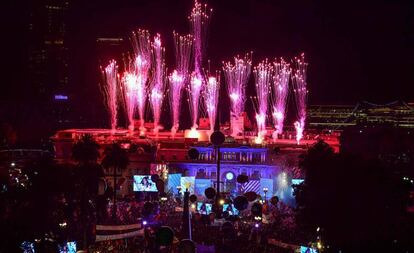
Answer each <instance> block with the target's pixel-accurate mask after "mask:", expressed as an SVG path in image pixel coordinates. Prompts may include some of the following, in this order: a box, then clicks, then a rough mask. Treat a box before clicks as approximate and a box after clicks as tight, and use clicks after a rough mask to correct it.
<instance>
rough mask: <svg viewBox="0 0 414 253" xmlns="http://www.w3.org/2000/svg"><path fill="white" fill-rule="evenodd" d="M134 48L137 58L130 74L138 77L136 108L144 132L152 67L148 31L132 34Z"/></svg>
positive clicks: (130, 69)
mask: <svg viewBox="0 0 414 253" xmlns="http://www.w3.org/2000/svg"><path fill="white" fill-rule="evenodd" d="M131 43H132V47H133V49H134V54H135V58H134V61H133V64H131V65H132V66H130V67H129V72H130V73H134V74H135V75H136V77H137V81H138V82H137V89H136V92H137V94H136V99H137V102H136V106H137V107H138V114H139V118H140V130H141V131H144V123H145V113H144V112H145V100H146V97H147V81H148V72H149V69H150V66H151V42H150V34H149V32H148V31H147V30H138V31H137V32H136V33H135V32H134V33H132V37H131Z"/></svg>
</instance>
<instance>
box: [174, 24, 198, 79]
mask: <svg viewBox="0 0 414 253" xmlns="http://www.w3.org/2000/svg"><path fill="white" fill-rule="evenodd" d="M173 36H174V42H175V43H174V45H175V47H174V51H175V64H176V66H175V67H176V69H177V71H178V73H180V75H183V76H187V75H188V71H189V69H190V60H191V49H192V46H193V37H192V36H191V35H186V36H180V35H178V34H177V33H176V32H174V33H173Z"/></svg>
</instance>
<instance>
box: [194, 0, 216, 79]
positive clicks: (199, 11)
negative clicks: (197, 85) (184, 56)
mask: <svg viewBox="0 0 414 253" xmlns="http://www.w3.org/2000/svg"><path fill="white" fill-rule="evenodd" d="M212 12H213V10H212V9H210V10H208V9H207V5H204V8H203V6H202V5H201V4H200V3H199V2H197V0H195V2H194V8H193V10H192V11H191V14H190V16H189V17H188V19H189V20H190V24H191V31H192V35H193V38H194V43H193V52H194V71H195V72H196V74H197V75H198V76H199V77H200V76H201V75H202V64H203V54H204V53H205V49H206V40H207V35H208V26H209V24H210V17H211V13H212Z"/></svg>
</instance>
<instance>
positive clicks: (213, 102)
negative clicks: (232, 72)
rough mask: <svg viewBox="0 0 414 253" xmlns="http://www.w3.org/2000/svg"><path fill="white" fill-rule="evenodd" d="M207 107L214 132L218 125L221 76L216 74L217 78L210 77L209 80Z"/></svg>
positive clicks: (211, 128)
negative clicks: (216, 124) (217, 115)
mask: <svg viewBox="0 0 414 253" xmlns="http://www.w3.org/2000/svg"><path fill="white" fill-rule="evenodd" d="M206 88H207V89H206V106H207V113H208V118H209V120H210V130H211V132H213V131H214V125H215V123H216V114H217V105H218V96H219V93H220V75H219V73H217V74H216V77H214V76H210V77H209V78H208V82H207V87H206Z"/></svg>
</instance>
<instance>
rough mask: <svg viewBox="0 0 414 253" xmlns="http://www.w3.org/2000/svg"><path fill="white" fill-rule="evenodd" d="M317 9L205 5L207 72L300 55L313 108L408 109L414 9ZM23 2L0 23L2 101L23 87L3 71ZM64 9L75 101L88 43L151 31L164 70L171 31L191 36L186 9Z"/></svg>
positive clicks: (92, 62) (15, 55) (151, 5)
mask: <svg viewBox="0 0 414 253" xmlns="http://www.w3.org/2000/svg"><path fill="white" fill-rule="evenodd" d="M15 2H18V1H15ZM317 2H318V3H317ZM317 2H316V1H315V2H312V1H303V2H301V1H265V0H262V1H253V0H226V1H223V0H210V1H207V4H208V5H209V6H210V7H211V8H213V9H214V12H213V17H212V22H211V26H210V37H209V41H208V58H209V59H211V68H212V69H213V70H214V69H221V62H222V61H223V60H229V59H231V58H232V57H233V56H234V55H236V54H244V53H245V52H249V51H253V52H254V53H253V61H254V64H257V62H258V61H260V60H262V59H264V58H266V57H268V58H269V59H272V58H274V57H281V56H282V57H285V58H288V59H290V58H292V57H293V56H295V55H298V54H300V53H301V52H305V54H306V57H307V59H308V61H309V69H308V73H309V90H310V96H309V99H310V103H311V104H329V103H335V104H340V103H356V102H358V101H360V100H367V101H371V102H374V103H385V102H391V101H394V100H397V99H403V100H405V101H407V102H408V101H413V100H414V97H413V92H411V91H410V90H411V86H412V85H413V83H414V75H413V71H412V70H413V68H414V47H413V45H414V43H413V42H414V29H413V26H414V3H413V2H412V1H375V2H373V3H354V2H349V1H340V2H338V1H328V2H329V3H324V4H322V3H319V2H320V1H317ZM410 2H411V3H410ZM22 3H23V2H18V3H15V4H12V5H10V6H9V7H10V11H7V13H6V15H5V16H3V17H2V18H4V19H5V20H4V21H3V24H7V27H6V30H5V31H6V34H9V35H10V36H7V37H8V38H9V39H8V40H6V41H3V42H2V43H6V45H5V46H4V47H3V50H6V52H5V54H6V57H8V58H9V59H7V58H6V60H5V61H3V63H8V64H6V65H7V66H6V68H3V69H6V70H7V71H8V74H6V79H5V80H6V82H7V84H6V85H4V84H2V85H4V87H6V88H5V89H4V92H3V96H2V98H3V99H4V98H7V99H10V98H15V99H18V94H19V92H17V91H20V90H21V88H22V87H23V88H24V81H23V79H24V78H23V77H21V76H13V75H12V74H11V73H10V71H15V70H16V69H21V70H22V72H23V73H24V69H25V65H24V64H25V62H26V61H25V59H24V57H25V56H26V55H25V52H26V51H27V49H26V48H25V45H26V43H25V42H26V40H25V33H24V29H25V27H26V23H25V22H26V21H27V14H28V11H29V10H28V9H27V8H28V7H27V8H25V7H24V6H25V5H24V4H22ZM70 4H71V5H70V12H69V21H68V25H67V30H68V43H69V44H68V45H69V50H70V63H71V65H70V70H71V72H70V75H71V76H70V77H69V78H70V79H69V80H70V81H69V83H70V85H71V87H72V88H73V91H74V93H75V95H76V96H79V97H89V96H92V94H93V93H95V92H98V89H97V86H96V85H95V84H93V83H91V80H93V79H91V78H90V76H92V75H96V71H98V70H99V59H97V58H99V56H97V55H96V54H92V53H90V52H93V51H94V50H95V47H96V43H95V40H96V37H105V36H106V37H113V36H121V37H124V38H127V36H128V35H129V33H130V32H131V31H132V30H134V29H137V28H146V29H149V30H150V32H151V33H152V34H155V33H156V32H159V33H161V35H162V36H163V38H164V43H165V44H167V53H166V54H167V63H172V60H173V57H174V56H173V51H172V46H173V41H172V31H173V30H176V31H178V32H179V33H188V32H189V25H188V21H187V16H188V15H189V13H190V10H191V8H192V4H193V1H191V0H142V1H137V0H133V1H132V0H122V1H108V0H99V1H98V0H88V1H75V2H70ZM7 21H9V22H7ZM3 38H6V37H5V34H3ZM170 65H171V64H170ZM16 87H17V88H16ZM76 93H77V94H76ZM5 94H6V95H5Z"/></svg>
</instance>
